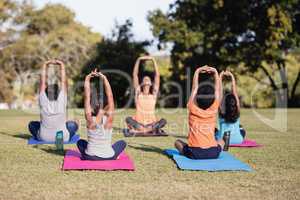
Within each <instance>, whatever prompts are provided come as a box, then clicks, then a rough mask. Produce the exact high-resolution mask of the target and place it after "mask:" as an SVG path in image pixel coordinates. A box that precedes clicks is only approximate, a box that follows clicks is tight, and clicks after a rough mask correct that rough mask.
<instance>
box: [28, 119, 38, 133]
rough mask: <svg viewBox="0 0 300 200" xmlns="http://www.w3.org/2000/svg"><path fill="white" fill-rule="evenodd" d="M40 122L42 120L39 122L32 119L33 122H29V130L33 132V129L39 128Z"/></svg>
mask: <svg viewBox="0 0 300 200" xmlns="http://www.w3.org/2000/svg"><path fill="white" fill-rule="evenodd" d="M39 123H40V122H38V121H31V122H29V124H28V129H29V131H30V132H31V131H33V130H35V129H38V128H39Z"/></svg>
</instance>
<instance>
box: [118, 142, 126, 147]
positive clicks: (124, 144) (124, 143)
mask: <svg viewBox="0 0 300 200" xmlns="http://www.w3.org/2000/svg"><path fill="white" fill-rule="evenodd" d="M119 142H120V145H121V146H124V147H126V146H127V143H126V142H125V141H124V140H120V141H119Z"/></svg>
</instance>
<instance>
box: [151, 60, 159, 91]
mask: <svg viewBox="0 0 300 200" xmlns="http://www.w3.org/2000/svg"><path fill="white" fill-rule="evenodd" d="M151 60H152V62H153V65H154V71H155V77H154V93H155V94H158V92H159V85H160V73H159V69H158V65H157V62H156V60H155V59H154V58H153V57H152V58H151Z"/></svg>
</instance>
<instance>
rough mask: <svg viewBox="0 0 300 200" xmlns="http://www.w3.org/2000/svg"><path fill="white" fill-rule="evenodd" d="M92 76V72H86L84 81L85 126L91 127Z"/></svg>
mask: <svg viewBox="0 0 300 200" xmlns="http://www.w3.org/2000/svg"><path fill="white" fill-rule="evenodd" d="M93 76H94V72H92V73H90V74H88V75H87V76H86V77H85V81H84V113H85V119H86V121H87V127H88V128H91V126H92V125H93V118H92V108H91V83H90V81H91V78H92V77H93Z"/></svg>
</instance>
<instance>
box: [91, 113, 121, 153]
mask: <svg viewBox="0 0 300 200" xmlns="http://www.w3.org/2000/svg"><path fill="white" fill-rule="evenodd" d="M93 120H94V121H95V117H93ZM106 120H107V117H106V116H103V117H102V122H101V123H100V124H96V129H95V130H89V129H88V130H87V136H88V145H87V148H86V150H85V153H86V154H88V155H90V156H98V157H101V158H110V157H113V156H114V155H115V152H114V150H113V148H112V147H111V138H112V129H105V128H104V124H105V122H106Z"/></svg>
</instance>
